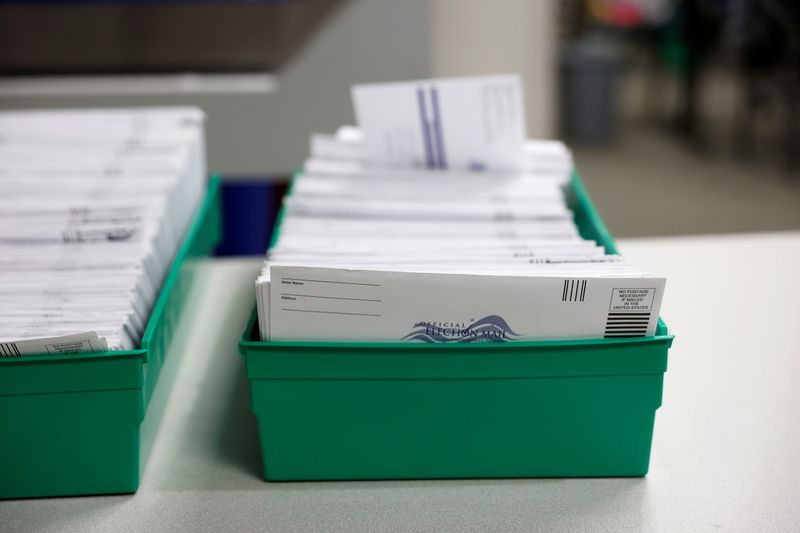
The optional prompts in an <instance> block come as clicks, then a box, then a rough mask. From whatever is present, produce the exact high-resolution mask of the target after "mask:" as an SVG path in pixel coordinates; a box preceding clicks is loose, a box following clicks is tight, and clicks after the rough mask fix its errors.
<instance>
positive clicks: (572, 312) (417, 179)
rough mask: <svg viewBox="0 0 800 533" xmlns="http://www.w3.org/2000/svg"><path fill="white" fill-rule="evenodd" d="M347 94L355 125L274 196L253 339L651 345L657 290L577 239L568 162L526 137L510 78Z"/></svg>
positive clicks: (315, 148) (318, 148)
mask: <svg viewBox="0 0 800 533" xmlns="http://www.w3.org/2000/svg"><path fill="white" fill-rule="evenodd" d="M353 96H354V105H355V108H356V116H357V118H358V119H359V123H360V126H361V127H360V128H356V127H343V128H340V129H339V131H338V132H337V133H336V134H335V135H332V136H329V135H314V136H313V137H312V139H311V155H310V158H309V160H308V161H307V162H306V164H305V166H304V171H303V172H302V173H301V174H299V175H298V176H296V177H295V179H294V181H293V183H292V187H291V190H290V193H289V194H288V195H287V197H286V198H285V199H284V203H283V218H282V221H281V224H280V229H279V236H278V239H277V241H276V242H275V243H274V246H273V247H272V248H271V249H270V250H269V252H268V256H267V261H266V263H265V265H264V268H263V270H262V273H261V275H260V277H259V278H258V280H257V281H256V298H257V307H258V319H259V329H260V334H261V338H262V339H263V340H273V341H283V340H285V341H377V342H425V343H465V342H484V341H515V340H538V339H579V338H597V337H641V336H645V335H653V334H654V332H655V328H656V324H657V321H658V312H659V307H660V304H661V299H662V296H663V292H664V285H665V279H664V278H662V277H658V276H653V275H651V274H649V273H647V272H645V271H643V270H641V269H639V268H637V267H635V266H633V265H631V264H629V263H628V262H626V261H625V260H624V259H623V258H622V257H620V256H619V255H615V254H609V253H607V251H606V250H605V249H604V248H603V247H602V246H600V245H599V244H597V243H596V242H594V241H591V240H587V239H584V238H582V237H581V236H580V234H579V231H578V228H577V226H576V224H575V222H574V214H573V212H572V210H571V208H570V206H569V205H568V203H567V200H566V198H567V196H568V193H569V187H570V176H571V174H572V172H573V163H572V158H571V155H570V152H569V150H568V149H567V148H566V147H565V146H564V145H563V144H562V143H560V142H557V141H530V140H526V139H525V134H524V113H523V110H522V109H523V108H522V102H521V86H520V83H519V79H518V78H516V77H513V76H504V77H486V78H469V79H462V80H444V81H441V80H440V81H425V82H411V83H399V84H385V85H371V86H360V87H355V88H354V90H353ZM371 141H375V142H371Z"/></svg>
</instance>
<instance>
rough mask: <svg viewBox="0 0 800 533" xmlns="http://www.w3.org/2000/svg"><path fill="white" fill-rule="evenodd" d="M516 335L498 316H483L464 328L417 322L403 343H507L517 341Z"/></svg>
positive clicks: (517, 335) (517, 336)
mask: <svg viewBox="0 0 800 533" xmlns="http://www.w3.org/2000/svg"><path fill="white" fill-rule="evenodd" d="M518 338H519V334H518V333H516V332H515V331H514V330H513V329H511V326H509V325H508V322H506V321H505V319H504V318H503V317H501V316H499V315H489V316H485V317H483V318H481V319H479V320H476V321H475V322H473V323H472V324H470V325H469V326H467V327H465V328H451V327H440V326H436V325H434V324H432V323H430V322H417V323H416V324H414V328H413V329H412V330H411V332H410V333H409V334H408V335H406V336H404V337H403V340H404V341H407V342H412V341H417V342H425V343H429V344H434V343H465V342H508V341H513V340H517V339H518Z"/></svg>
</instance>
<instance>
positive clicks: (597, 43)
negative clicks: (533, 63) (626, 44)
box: [561, 36, 622, 144]
mask: <svg viewBox="0 0 800 533" xmlns="http://www.w3.org/2000/svg"><path fill="white" fill-rule="evenodd" d="M621 65H622V53H621V51H620V47H619V46H617V44H616V43H615V42H613V41H612V40H611V39H608V38H601V37H591V36H590V37H585V38H583V39H581V40H579V41H577V42H575V43H571V44H569V45H567V46H566V47H565V48H564V50H563V53H562V57H561V66H562V92H561V109H562V113H561V115H562V127H563V129H564V134H565V136H566V137H568V138H569V139H570V140H571V141H573V142H575V143H580V144H605V143H608V142H610V141H611V140H612V139H613V138H614V135H615V134H616V130H617V92H618V89H617V85H618V81H617V80H618V78H619V72H620V70H621Z"/></svg>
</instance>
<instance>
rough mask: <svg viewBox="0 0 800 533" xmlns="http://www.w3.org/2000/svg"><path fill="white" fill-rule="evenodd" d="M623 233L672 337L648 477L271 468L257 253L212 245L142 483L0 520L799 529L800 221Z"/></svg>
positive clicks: (218, 525) (120, 525) (11, 507)
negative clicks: (448, 477) (725, 231)
mask: <svg viewBox="0 0 800 533" xmlns="http://www.w3.org/2000/svg"><path fill="white" fill-rule="evenodd" d="M619 244H620V248H621V250H622V252H623V254H625V255H626V256H628V257H629V258H630V259H631V260H632V261H634V262H636V263H638V264H640V265H642V266H644V267H647V268H649V269H650V270H652V271H654V272H657V273H661V274H665V275H666V276H667V277H668V282H667V292H666V296H665V300H664V307H663V309H662V316H663V317H664V318H665V320H666V322H667V323H668V324H669V326H670V328H671V329H672V330H673V332H674V333H675V335H676V339H675V343H674V344H673V347H672V349H671V350H670V355H669V370H668V372H667V374H666V376H665V383H664V400H663V406H662V407H661V408H660V409H659V411H658V413H657V415H656V426H655V436H654V442H653V450H652V456H651V467H650V473H649V474H648V476H647V477H646V478H641V479H543V480H537V479H531V480H461V481H399V482H393V481H379V482H324V483H311V482H304V483H267V482H264V481H263V480H262V479H261V477H260V476H261V464H260V455H259V448H258V436H257V432H256V427H255V419H254V417H253V416H252V414H251V413H250V410H249V397H248V389H247V381H246V377H245V373H244V361H243V359H242V358H241V357H240V356H238V355H237V353H236V343H237V341H238V338H239V336H240V334H241V332H242V329H243V327H244V324H245V320H246V318H247V317H248V315H249V313H250V310H251V305H252V289H253V279H255V276H256V272H257V270H258V268H259V265H260V261H259V260H257V259H253V260H208V261H202V262H199V263H198V264H196V265H195V268H197V272H198V278H197V279H198V280H199V281H200V283H197V284H195V286H194V288H193V292H192V294H191V295H190V300H189V304H188V305H187V308H188V310H187V312H186V314H185V315H184V318H183V319H182V321H181V324H180V327H179V330H178V333H177V336H176V339H175V341H174V344H173V346H172V356H171V357H170V359H169V360H168V363H167V364H166V366H165V369H164V372H165V373H166V374H165V375H168V374H172V375H174V382H173V386H172V388H171V389H170V390H169V391H168V393H169V397H168V398H165V399H166V400H168V403H167V404H166V411H165V413H164V417H163V420H162V423H161V428H160V430H159V433H158V436H157V439H156V442H155V444H154V447H153V450H152V453H151V456H150V461H149V463H148V466H147V469H146V471H145V473H144V477H143V479H142V484H141V487H140V489H139V492H138V493H136V494H134V495H125V496H104V497H75V498H50V499H38V500H18V501H5V502H0V531H2V532H6V531H8V532H21V531H53V532H59V533H66V532H71V531H81V532H85V531H103V532H115V531H148V532H155V531H286V532H294V531H298V532H299V531H342V532H351V533H352V532H359V531H435V532H447V531H541V530H547V531H609V532H619V531H670V532H672V531H795V532H796V531H800V410H798V406H800V385H798V381H800V276H799V275H800V232H792V233H761V234H747V235H729V236H709V237H676V238H663V239H642V240H628V241H620V243H619ZM201 286H202V289H203V290H200V289H201ZM159 392H161V391H159Z"/></svg>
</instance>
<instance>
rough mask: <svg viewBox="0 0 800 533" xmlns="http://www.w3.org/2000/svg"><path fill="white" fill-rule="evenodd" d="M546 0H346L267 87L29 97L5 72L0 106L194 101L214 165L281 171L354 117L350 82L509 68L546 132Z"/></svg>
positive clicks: (532, 122)
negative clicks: (314, 136)
mask: <svg viewBox="0 0 800 533" xmlns="http://www.w3.org/2000/svg"><path fill="white" fill-rule="evenodd" d="M555 5H556V2H555V0H537V1H536V2H530V1H529V0H496V1H493V2H485V1H481V0H469V1H462V0H458V1H456V0H430V1H429V0H402V1H398V0H351V1H350V2H346V3H345V4H344V6H343V7H342V8H341V9H340V10H339V11H338V12H337V13H335V14H334V15H333V17H332V18H331V19H330V20H329V21H328V23H327V24H326V25H325V26H324V27H323V28H322V29H321V31H320V32H319V33H318V34H317V35H316V36H315V37H313V38H312V40H311V41H310V43H309V44H308V45H306V46H305V48H304V49H302V50H301V51H300V52H299V53H298V54H297V55H296V56H295V57H294V58H293V59H292V60H291V61H290V63H289V64H288V65H287V66H286V67H284V68H283V69H282V70H281V71H280V72H278V74H277V80H278V83H277V88H275V89H272V90H266V91H265V90H261V91H253V90H248V91H238V92H229V93H227V94H226V93H225V92H224V91H222V92H220V91H216V92H209V93H192V92H189V93H186V92H180V91H171V92H167V93H163V92H162V93H149V94H147V95H143V94H137V93H135V92H133V93H132V94H127V95H121V94H116V95H114V94H110V93H109V94H103V92H102V91H97V90H96V88H97V85H96V84H95V85H93V86H91V87H92V88H93V89H92V90H91V92H92V94H80V91H76V94H73V95H70V96H64V95H61V94H57V93H56V94H50V95H46V96H30V95H29V94H30V93H29V92H25V91H24V90H23V92H22V94H20V91H19V90H17V91H16V92H15V94H12V95H11V96H9V94H11V93H14V91H12V92H9V91H8V90H6V91H4V90H3V87H4V84H5V86H6V87H7V86H8V84H9V83H10V82H9V80H6V81H3V80H0V109H2V108H25V107H29V108H36V107H89V106H126V105H175V104H193V105H198V106H200V107H202V108H203V109H204V110H205V111H206V113H207V114H208V119H209V122H208V147H209V167H210V168H211V169H212V170H213V171H219V172H224V173H225V174H228V175H236V174H256V175H258V174H261V175H264V174H271V173H274V174H286V173H289V172H290V171H291V169H293V168H294V167H296V166H297V165H298V164H300V163H301V162H302V161H303V159H304V157H305V156H306V154H307V150H308V135H309V134H310V133H312V132H315V131H319V132H333V131H334V130H335V128H336V127H337V126H339V125H341V124H345V123H352V122H353V117H352V108H351V104H350V86H351V85H352V84H353V83H357V82H371V81H390V80H400V79H415V78H425V77H431V76H437V75H458V74H477V73H484V72H510V71H516V72H520V73H522V75H523V78H524V80H525V83H526V97H527V99H528V102H527V104H528V105H527V107H528V123H529V132H530V134H531V135H532V136H539V137H542V136H548V135H550V134H551V133H552V128H551V123H552V122H553V120H552V111H551V109H552V107H553V106H552V100H553V90H552V88H551V86H552V84H553V83H554V76H553V74H552V72H554V69H552V65H551V63H552V55H553V50H554V46H555V44H554V43H555V38H554V33H555V32H554V30H553V28H554V26H555ZM34 83H39V84H46V83H48V82H46V81H37V82H34ZM53 86H54V85H52V84H51V85H50V86H49V87H53ZM87 90H89V89H88V87H87ZM51 92H52V91H51Z"/></svg>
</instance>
